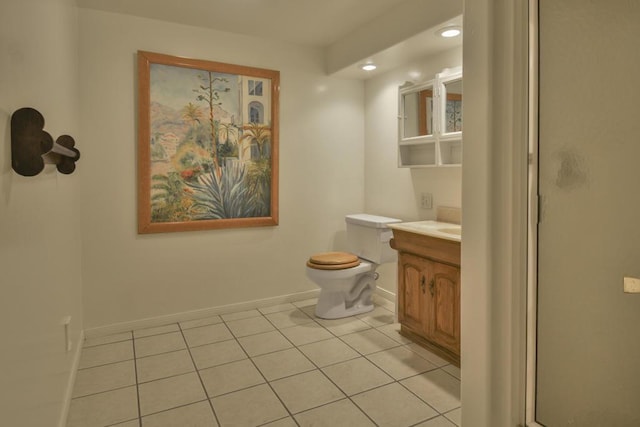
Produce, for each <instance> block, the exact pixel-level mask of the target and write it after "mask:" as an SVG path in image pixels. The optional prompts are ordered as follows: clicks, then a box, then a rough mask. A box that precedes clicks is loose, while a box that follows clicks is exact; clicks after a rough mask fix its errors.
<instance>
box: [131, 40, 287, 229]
mask: <svg viewBox="0 0 640 427" xmlns="http://www.w3.org/2000/svg"><path fill="white" fill-rule="evenodd" d="M279 81H280V74H279V72H278V71H274V70H266V69H262V68H252V67H245V66H240V65H232V64H224V63H219V62H211V61H203V60H195V59H186V58H179V57H174V56H169V55H162V54H157V53H150V52H138V85H139V87H138V93H139V99H138V102H139V120H138V121H139V123H138V181H139V182H138V232H139V233H157V232H171V231H191V230H204V229H214V228H230V227H252V226H270V225H277V224H278V111H279V108H278V93H279Z"/></svg>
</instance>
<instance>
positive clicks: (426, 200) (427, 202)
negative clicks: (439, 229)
mask: <svg viewBox="0 0 640 427" xmlns="http://www.w3.org/2000/svg"><path fill="white" fill-rule="evenodd" d="M420 207H421V208H422V209H433V195H432V194H431V193H422V194H421V195H420Z"/></svg>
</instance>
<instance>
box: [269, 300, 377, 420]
mask: <svg viewBox="0 0 640 427" xmlns="http://www.w3.org/2000/svg"><path fill="white" fill-rule="evenodd" d="M300 311H302V310H300ZM304 314H305V315H306V314H307V313H306V312H304ZM307 316H308V315H307ZM312 320H315V319H313V318H312ZM267 321H269V322H270V320H269V319H267ZM316 323H318V322H316ZM272 324H273V323H272ZM318 324H319V325H320V326H322V327H323V328H324V329H325V330H326V331H327V332H329V333H330V334H331V335H333V336H334V338H338V339H340V337H338V336H337V335H335V334H334V333H333V332H331V331H330V330H328V329H327V328H326V327H325V326H324V325H322V324H320V323H318ZM273 326H274V327H276V326H275V325H273ZM276 330H278V332H280V329H278V328H277V327H276ZM282 335H283V336H284V337H285V339H286V340H287V341H289V342H290V343H291V345H293V348H295V349H296V350H298V351H299V352H300V354H302V356H303V357H305V358H306V359H307V360H308V361H309V363H311V364H312V365H313V366H315V367H316V369H317V370H318V371H319V372H320V373H321V374H322V375H323V376H324V377H325V378H326V379H327V380H328V381H329V382H330V383H331V384H333V386H334V387H336V389H338V390H339V391H340V392H341V393H342V394H344V396H345V399H348V400H349V401H350V402H351V403H352V404H353V405H354V406H355V407H356V408H358V410H359V411H360V412H361V413H363V414H364V416H365V417H367V419H369V420H370V421H371V422H372V423H373V424H374V425H375V426H378V423H376V422H375V421H374V420H373V419H372V418H371V417H370V416H369V414H367V413H366V412H365V411H363V410H362V408H360V407H359V406H358V405H357V404H356V402H354V401H353V400H352V399H351V397H350V396H349V395H347V393H345V392H344V391H343V390H342V389H341V388H340V387H339V386H338V384H336V383H335V382H333V380H332V379H331V378H329V376H328V375H327V374H326V373H325V372H324V371H323V370H322V369H321V368H320V367H319V366H318V365H317V364H316V363H314V361H313V360H311V359H310V358H309V356H307V355H306V354H305V353H304V352H303V351H301V350H300V349H299V348H298V346H297V345H295V344H294V343H293V342H292V341H291V340H289V338H288V337H287V336H285V335H284V334H282ZM328 339H331V338H328ZM321 341H325V340H321ZM341 341H342V340H341ZM315 342H319V341H315ZM307 344H311V343H307ZM345 344H346V343H345ZM354 351H356V350H355V349H354ZM356 353H358V354H359V352H358V351H356ZM350 360H354V359H350ZM338 363H340V362H338ZM307 372H311V371H307ZM294 375H295V374H294ZM291 376H293V375H291ZM341 400H343V399H338V400H334V401H332V402H327V403H324V404H322V405H319V406H316V407H313V408H309V409H306V410H304V411H300V412H298V414H301V413H304V412H307V411H311V410H313V409H317V408H321V407H323V406H327V405H330V404H332V403H336V402H339V401H341ZM287 410H288V409H287ZM292 417H293V415H292ZM293 419H294V421H295V423H296V424H297V425H298V426H299V425H300V424H299V423H298V421H297V420H296V419H295V417H293Z"/></svg>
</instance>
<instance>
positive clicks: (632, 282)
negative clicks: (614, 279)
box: [624, 277, 640, 294]
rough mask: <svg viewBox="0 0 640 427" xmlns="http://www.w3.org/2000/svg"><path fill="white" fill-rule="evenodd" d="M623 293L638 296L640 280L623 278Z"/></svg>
mask: <svg viewBox="0 0 640 427" xmlns="http://www.w3.org/2000/svg"><path fill="white" fill-rule="evenodd" d="M624 291H625V293H628V294H640V279H638V278H637V277H625V278H624Z"/></svg>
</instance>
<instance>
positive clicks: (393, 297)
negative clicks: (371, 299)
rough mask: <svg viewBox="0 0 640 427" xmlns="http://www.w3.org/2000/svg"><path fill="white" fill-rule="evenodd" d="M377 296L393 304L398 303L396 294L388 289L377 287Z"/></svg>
mask: <svg viewBox="0 0 640 427" xmlns="http://www.w3.org/2000/svg"><path fill="white" fill-rule="evenodd" d="M376 295H378V296H380V297H382V298H384V299H386V300H389V301H391V302H393V303H395V302H396V294H394V293H393V292H391V291H388V290H386V289H382V288H380V287H377V288H376Z"/></svg>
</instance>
